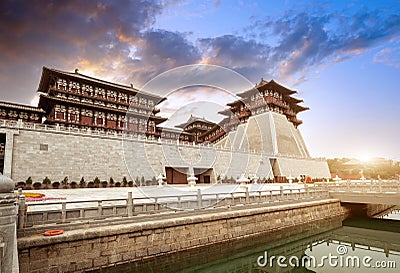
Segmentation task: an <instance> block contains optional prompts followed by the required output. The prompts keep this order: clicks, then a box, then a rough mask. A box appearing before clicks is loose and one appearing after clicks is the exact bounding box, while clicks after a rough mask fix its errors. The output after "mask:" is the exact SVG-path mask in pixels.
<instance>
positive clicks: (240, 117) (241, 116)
mask: <svg viewBox="0 0 400 273" xmlns="http://www.w3.org/2000/svg"><path fill="white" fill-rule="evenodd" d="M296 93H297V92H296V91H294V90H290V89H288V88H286V87H284V86H282V85H280V84H278V83H277V82H275V81H274V80H271V81H269V82H268V81H265V80H264V79H261V81H260V82H259V83H258V84H257V85H256V86H255V88H253V89H251V90H248V91H245V92H243V93H240V94H238V96H239V97H241V99H239V100H236V101H234V102H231V103H228V104H227V105H228V106H229V108H228V109H226V110H224V111H220V112H219V113H220V114H223V115H226V116H227V117H228V118H227V119H225V120H223V122H222V125H223V127H224V129H225V131H231V130H235V129H236V128H237V126H238V125H239V124H241V123H245V122H247V120H248V118H249V117H250V116H252V115H258V114H261V113H265V112H267V111H273V112H276V113H279V114H283V115H285V116H286V117H287V119H288V121H290V122H292V123H293V125H294V126H295V127H296V128H297V126H299V125H300V124H302V123H303V121H301V120H299V119H298V118H297V114H298V113H300V112H302V111H305V110H309V108H308V107H304V106H301V105H299V103H301V102H303V100H300V99H297V98H294V97H292V95H294V94H296Z"/></svg>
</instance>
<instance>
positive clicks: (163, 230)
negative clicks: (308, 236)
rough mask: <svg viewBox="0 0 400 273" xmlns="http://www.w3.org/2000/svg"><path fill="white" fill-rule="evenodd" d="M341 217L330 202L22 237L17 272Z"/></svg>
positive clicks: (125, 258) (90, 263) (105, 262)
mask: <svg viewBox="0 0 400 273" xmlns="http://www.w3.org/2000/svg"><path fill="white" fill-rule="evenodd" d="M340 215H343V210H342V208H341V206H340V202H339V201H337V200H332V199H330V200H323V201H310V202H304V203H299V204H288V205H280V206H274V207H262V208H247V209H241V210H228V211H225V212H218V213H212V211H210V213H209V214H202V215H193V216H182V217H176V218H171V219H167V220H156V221H151V222H140V223H130V224H124V225H110V226H107V227H101V228H90V229H85V230H75V231H68V232H66V233H65V234H63V235H60V236H55V237H44V236H34V237H26V238H20V239H19V240H18V249H19V261H20V272H21V273H24V272H32V273H36V272H84V271H85V270H89V269H96V268H101V267H108V266H113V265H116V264H123V263H128V262H133V261H136V260H142V259H145V258H149V257H154V256H157V255H162V254H166V253H173V252H177V251H181V250H186V249H190V248H195V247H200V246H204V245H211V244H215V243H219V242H225V241H229V240H234V239H239V238H244V237H247V236H250V235H255V234H259V233H262V232H266V231H272V230H278V229H284V228H286V227H293V226H296V225H300V224H304V223H308V222H312V221H316V220H321V219H326V218H329V217H335V216H340Z"/></svg>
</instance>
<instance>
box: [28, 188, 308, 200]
mask: <svg viewBox="0 0 400 273" xmlns="http://www.w3.org/2000/svg"><path fill="white" fill-rule="evenodd" d="M247 186H248V188H249V192H252V191H261V190H262V191H268V190H279V189H280V186H283V187H284V189H285V190H289V189H302V188H304V185H303V184H248V185H247ZM197 189H200V190H201V193H202V194H216V193H231V192H239V191H244V189H243V188H242V187H240V186H239V185H237V184H213V185H208V184H198V185H196V186H195V187H194V188H191V187H189V186H187V185H174V186H164V187H161V188H159V187H157V186H146V187H114V188H84V189H79V188H78V189H47V190H44V189H42V190H29V191H28V190H27V191H24V192H35V193H43V194H45V197H48V198H63V199H65V200H67V201H87V200H107V199H122V198H127V197H128V192H132V195H133V198H143V197H161V196H179V195H182V196H184V195H195V194H196V192H197Z"/></svg>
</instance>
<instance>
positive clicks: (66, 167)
mask: <svg viewBox="0 0 400 273" xmlns="http://www.w3.org/2000/svg"><path fill="white" fill-rule="evenodd" d="M11 131H12V133H10V132H11ZM0 133H6V134H7V143H6V155H5V157H6V158H7V160H6V162H5V170H9V171H8V172H10V175H11V178H12V179H13V180H14V181H15V182H20V181H26V179H27V178H28V177H32V180H33V181H34V182H36V181H39V182H41V181H42V180H43V179H44V177H46V176H48V177H49V178H50V180H51V181H61V180H62V179H63V178H64V177H65V176H68V178H69V181H76V182H79V180H80V179H81V178H82V177H84V178H85V180H86V181H90V180H93V179H94V178H95V177H96V176H97V177H99V178H100V180H102V181H103V180H106V181H108V180H109V178H110V177H112V178H113V179H114V180H115V181H116V182H117V181H121V180H122V178H123V177H124V176H126V177H127V178H128V180H134V179H135V178H136V177H142V176H144V178H145V179H146V180H150V179H152V178H153V177H156V176H158V174H160V173H165V167H186V168H187V167H189V166H193V167H194V168H199V169H204V170H206V169H209V168H212V169H213V172H212V175H211V182H215V181H216V177H217V176H221V177H224V176H226V177H228V178H230V177H233V178H238V177H239V176H241V175H242V174H245V175H246V176H249V177H252V176H254V174H256V175H257V176H258V177H260V178H264V177H265V178H269V177H271V178H272V177H273V176H274V174H273V173H272V167H271V163H270V160H269V158H271V156H272V155H270V154H266V153H257V152H254V151H252V152H248V151H241V150H233V151H232V150H230V149H225V148H221V147H219V148H217V147H213V146H210V147H207V146H193V145H187V144H186V145H182V144H179V145H178V144H177V143H176V142H169V143H166V142H159V141H156V140H154V141H147V140H140V139H137V138H136V139H123V138H122V136H121V135H112V134H110V135H98V134H94V133H91V134H88V133H82V132H80V133H77V132H74V131H71V132H69V131H68V130H66V131H65V130H56V129H46V130H44V129H33V128H26V127H23V126H21V128H19V129H15V128H13V129H8V128H0ZM273 157H274V158H286V161H285V162H288V164H289V165H291V166H290V168H282V170H281V172H280V173H279V174H275V175H281V176H290V175H291V176H296V175H298V174H306V175H310V176H312V177H318V178H323V177H329V176H330V174H329V169H328V165H327V163H326V161H325V160H318V159H311V158H302V159H299V160H298V159H296V158H291V157H287V156H286V157H284V156H273ZM6 165H7V166H6ZM127 166H128V168H127ZM298 172H301V173H298Z"/></svg>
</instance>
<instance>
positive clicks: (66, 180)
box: [61, 176, 68, 185]
mask: <svg viewBox="0 0 400 273" xmlns="http://www.w3.org/2000/svg"><path fill="white" fill-rule="evenodd" d="M61 183H62V184H63V185H68V176H66V177H64V179H63V180H62V181H61Z"/></svg>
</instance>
